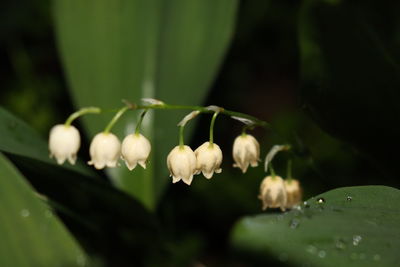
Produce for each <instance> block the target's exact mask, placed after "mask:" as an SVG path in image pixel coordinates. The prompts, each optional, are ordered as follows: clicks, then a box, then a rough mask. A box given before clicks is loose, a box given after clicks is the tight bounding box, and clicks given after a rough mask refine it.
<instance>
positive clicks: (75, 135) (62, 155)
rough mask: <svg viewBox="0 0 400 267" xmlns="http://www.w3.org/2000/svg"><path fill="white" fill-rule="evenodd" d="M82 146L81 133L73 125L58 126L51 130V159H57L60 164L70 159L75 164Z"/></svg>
mask: <svg viewBox="0 0 400 267" xmlns="http://www.w3.org/2000/svg"><path fill="white" fill-rule="evenodd" d="M80 145H81V137H80V135H79V131H78V130H77V129H76V128H75V127H74V126H72V125H64V124H58V125H55V126H54V127H53V128H51V130H50V136H49V150H50V157H51V158H52V157H55V158H56V160H57V163H58V164H63V163H64V162H65V160H67V159H68V161H69V163H71V164H75V161H76V153H77V152H78V150H79V146H80Z"/></svg>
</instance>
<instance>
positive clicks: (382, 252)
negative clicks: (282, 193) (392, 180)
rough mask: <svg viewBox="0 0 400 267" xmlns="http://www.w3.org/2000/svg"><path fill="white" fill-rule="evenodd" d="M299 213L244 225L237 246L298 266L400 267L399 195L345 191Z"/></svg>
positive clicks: (382, 190) (237, 230) (237, 231)
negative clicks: (397, 266) (399, 263)
mask: <svg viewBox="0 0 400 267" xmlns="http://www.w3.org/2000/svg"><path fill="white" fill-rule="evenodd" d="M305 203H307V204H304V205H302V206H301V208H300V209H298V210H297V209H295V210H292V211H290V212H286V213H280V214H265V215H258V216H253V217H246V218H244V219H242V220H240V221H239V222H238V223H237V224H236V226H235V227H234V231H233V242H234V245H235V246H236V247H237V248H239V249H241V250H245V251H247V252H252V253H255V254H256V255H258V256H260V257H262V258H264V259H266V258H267V257H268V256H271V255H272V256H274V257H275V258H276V259H280V260H281V261H287V262H288V263H290V264H293V265H299V266H305V265H307V266H361V265H362V266H396V265H397V263H398V261H399V255H398V250H399V248H400V228H399V225H400V206H399V203H400V191H399V190H398V189H395V188H391V187H386V186H358V187H344V188H338V189H334V190H331V191H328V192H326V193H324V194H321V195H319V196H316V197H314V198H311V199H309V200H307V202H305Z"/></svg>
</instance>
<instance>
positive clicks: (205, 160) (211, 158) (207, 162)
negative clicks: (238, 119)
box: [194, 142, 222, 179]
mask: <svg viewBox="0 0 400 267" xmlns="http://www.w3.org/2000/svg"><path fill="white" fill-rule="evenodd" d="M194 153H195V155H196V159H197V173H196V174H199V173H200V172H202V173H203V175H204V176H205V177H206V178H207V179H210V178H211V177H212V176H213V174H214V172H215V173H221V171H222V169H221V168H220V166H221V163H222V151H221V149H220V148H219V146H218V145H217V144H215V143H213V144H211V143H210V142H205V143H204V144H202V145H201V146H199V147H198V148H197V149H196V150H195V151H194Z"/></svg>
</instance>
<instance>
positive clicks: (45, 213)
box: [44, 210, 53, 219]
mask: <svg viewBox="0 0 400 267" xmlns="http://www.w3.org/2000/svg"><path fill="white" fill-rule="evenodd" d="M44 216H45V217H46V218H48V219H49V218H51V217H53V213H52V212H51V211H50V210H46V211H45V212H44Z"/></svg>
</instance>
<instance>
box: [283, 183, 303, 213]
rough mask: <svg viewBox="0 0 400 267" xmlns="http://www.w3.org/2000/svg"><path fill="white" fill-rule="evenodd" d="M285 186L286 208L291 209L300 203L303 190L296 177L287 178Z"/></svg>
mask: <svg viewBox="0 0 400 267" xmlns="http://www.w3.org/2000/svg"><path fill="white" fill-rule="evenodd" d="M285 188H286V195H287V203H286V208H289V209H290V208H293V207H294V206H296V205H299V204H300V202H301V197H302V190H301V187H300V183H299V181H298V180H296V179H287V180H285Z"/></svg>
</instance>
